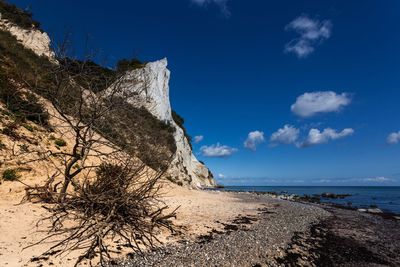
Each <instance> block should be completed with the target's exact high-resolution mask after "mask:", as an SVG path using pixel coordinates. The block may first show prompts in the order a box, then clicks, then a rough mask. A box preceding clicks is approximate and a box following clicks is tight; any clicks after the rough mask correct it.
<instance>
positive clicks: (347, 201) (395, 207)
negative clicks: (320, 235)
mask: <svg viewBox="0 0 400 267" xmlns="http://www.w3.org/2000/svg"><path fill="white" fill-rule="evenodd" d="M219 190H221V189H219ZM222 190H225V191H241V192H253V191H254V192H275V193H278V194H289V195H290V194H295V195H299V196H304V195H308V196H312V195H321V194H323V193H333V194H346V195H347V194H348V195H351V196H348V197H345V198H343V199H324V198H321V202H330V203H335V204H339V205H344V206H351V207H354V208H371V207H377V208H379V209H381V210H382V211H384V212H389V213H395V214H400V186H226V187H225V188H223V189H222Z"/></svg>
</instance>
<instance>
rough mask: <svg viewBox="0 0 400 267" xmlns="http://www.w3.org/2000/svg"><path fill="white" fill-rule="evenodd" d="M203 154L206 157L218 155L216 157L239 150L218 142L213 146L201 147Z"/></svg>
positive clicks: (227, 155) (226, 155)
mask: <svg viewBox="0 0 400 267" xmlns="http://www.w3.org/2000/svg"><path fill="white" fill-rule="evenodd" d="M200 151H201V154H202V155H203V156H205V157H216V158H223V157H229V156H231V155H232V154H233V153H235V152H237V151H238V150H237V149H236V148H233V147H229V146H225V145H221V144H219V143H217V144H216V145H211V146H202V147H201V148H200Z"/></svg>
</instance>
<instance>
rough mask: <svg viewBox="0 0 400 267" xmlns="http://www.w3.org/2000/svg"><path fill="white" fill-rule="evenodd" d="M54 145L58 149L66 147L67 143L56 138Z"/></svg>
mask: <svg viewBox="0 0 400 267" xmlns="http://www.w3.org/2000/svg"><path fill="white" fill-rule="evenodd" d="M54 144H55V145H56V146H58V147H62V146H66V145H67V142H66V141H65V140H64V139H61V138H56V139H55V140H54Z"/></svg>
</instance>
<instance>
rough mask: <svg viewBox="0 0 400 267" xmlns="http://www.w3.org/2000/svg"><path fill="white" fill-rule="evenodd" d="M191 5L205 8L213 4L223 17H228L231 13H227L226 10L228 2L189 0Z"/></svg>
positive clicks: (219, 0)
mask: <svg viewBox="0 0 400 267" xmlns="http://www.w3.org/2000/svg"><path fill="white" fill-rule="evenodd" d="M190 1H191V2H192V3H194V4H196V5H198V6H201V7H205V6H207V5H209V4H215V5H217V6H218V7H219V9H220V10H221V12H222V14H223V15H224V16H225V17H227V18H228V17H230V15H231V12H230V11H229V8H228V0H190Z"/></svg>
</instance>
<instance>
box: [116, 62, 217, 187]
mask: <svg viewBox="0 0 400 267" xmlns="http://www.w3.org/2000/svg"><path fill="white" fill-rule="evenodd" d="M167 65H168V62H167V59H162V60H159V61H156V62H150V63H147V64H146V66H145V67H144V68H141V69H137V70H132V71H129V72H127V73H126V74H125V75H124V76H123V77H122V79H121V81H120V82H121V85H122V86H123V89H124V91H127V92H128V93H129V92H137V91H138V88H139V87H140V88H144V89H140V90H139V91H140V93H139V97H138V98H136V100H135V101H130V102H131V104H133V105H135V106H136V107H144V108H146V109H147V110H148V111H149V112H150V113H152V114H153V115H154V116H155V117H157V118H158V119H160V120H162V121H164V122H167V123H169V124H170V125H172V126H173V127H174V128H175V134H174V138H175V142H176V147H177V150H176V153H175V156H174V159H173V161H172V164H171V166H170V168H169V170H168V175H169V176H170V177H171V179H172V180H174V181H176V182H178V183H179V182H182V183H183V184H186V185H189V186H191V187H193V188H200V187H205V186H206V187H207V186H214V185H215V181H214V179H213V177H212V174H211V172H210V171H209V170H208V169H207V167H206V166H204V165H203V164H202V163H200V162H199V161H198V160H197V159H196V157H195V155H194V154H193V152H192V149H191V147H190V145H189V141H188V140H187V138H186V136H185V134H184V131H183V129H182V128H180V127H179V126H178V125H177V123H176V122H175V121H174V119H173V118H172V110H171V104H170V100H169V78H170V71H169V70H168V69H167Z"/></svg>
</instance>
